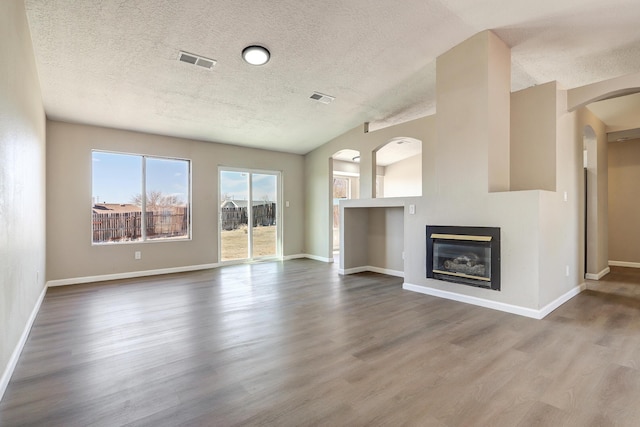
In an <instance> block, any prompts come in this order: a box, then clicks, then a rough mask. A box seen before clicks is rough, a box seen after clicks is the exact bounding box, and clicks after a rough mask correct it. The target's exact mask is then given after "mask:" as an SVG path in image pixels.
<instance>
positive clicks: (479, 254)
mask: <svg viewBox="0 0 640 427" xmlns="http://www.w3.org/2000/svg"><path fill="white" fill-rule="evenodd" d="M426 237H427V277H428V278H433V279H438V280H443V281H447V282H453V283H460V284H463V285H470V286H476V287H480V288H486V289H493V290H498V291H499V290H500V228H498V227H466V226H440V225H428V226H427V235H426Z"/></svg>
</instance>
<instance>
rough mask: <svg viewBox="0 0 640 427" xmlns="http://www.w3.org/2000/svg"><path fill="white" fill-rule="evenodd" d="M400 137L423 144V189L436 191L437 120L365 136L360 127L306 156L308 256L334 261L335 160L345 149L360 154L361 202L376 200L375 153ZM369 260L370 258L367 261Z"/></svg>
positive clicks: (391, 128) (306, 238)
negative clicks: (374, 181)
mask: <svg viewBox="0 0 640 427" xmlns="http://www.w3.org/2000/svg"><path fill="white" fill-rule="evenodd" d="M398 137H410V138H416V139H419V140H421V141H422V153H423V156H422V189H423V194H424V193H425V192H431V193H432V192H434V191H435V179H434V174H433V170H434V161H435V160H434V156H433V147H432V145H433V143H434V140H435V126H434V117H433V116H431V117H425V118H422V119H418V120H413V121H410V122H407V123H404V124H403V125H401V126H392V127H388V128H385V129H380V130H377V131H375V132H369V133H364V130H363V128H362V127H360V126H359V127H356V128H354V129H352V130H350V131H349V132H347V133H345V134H342V135H340V136H338V137H337V138H335V139H333V140H331V141H329V142H328V143H326V144H324V145H322V146H320V147H318V148H317V149H315V150H313V151H312V152H310V153H308V154H307V155H306V156H305V166H304V169H305V188H306V204H305V207H306V209H305V212H306V216H305V224H307V226H306V227H305V244H306V250H307V253H309V254H311V255H313V256H315V257H319V258H321V259H326V260H330V259H332V257H333V255H332V248H331V242H332V235H331V229H332V222H331V218H332V215H331V203H332V200H331V185H330V179H329V177H330V171H331V167H330V160H331V156H332V155H333V154H334V153H336V152H338V151H340V150H344V149H352V150H357V151H359V152H360V156H361V157H360V190H359V196H360V198H361V199H371V198H372V180H373V179H375V175H376V174H375V173H373V171H374V170H376V171H377V170H378V169H377V167H375V166H374V165H373V164H372V152H373V151H374V150H375V149H377V148H379V147H381V146H383V145H384V144H386V143H387V142H389V141H390V140H392V139H394V138H398ZM365 258H366V257H365Z"/></svg>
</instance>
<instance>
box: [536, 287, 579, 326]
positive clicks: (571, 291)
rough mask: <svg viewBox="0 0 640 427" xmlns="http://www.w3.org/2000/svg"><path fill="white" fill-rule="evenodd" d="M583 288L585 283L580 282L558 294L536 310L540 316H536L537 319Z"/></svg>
mask: <svg viewBox="0 0 640 427" xmlns="http://www.w3.org/2000/svg"><path fill="white" fill-rule="evenodd" d="M585 289H587V284H586V283H580V284H579V285H578V286H575V287H573V288H571V289H569V291H567V292H565V293H564V294H563V295H560V296H559V297H558V298H556V299H555V300H553V301H551V302H550V303H549V304H547V305H545V306H544V307H542V308H541V309H540V310H538V312H539V313H540V317H538V319H543V318H545V317H547V315H548V314H549V313H551V312H552V311H553V310H555V309H556V308H558V307H560V306H561V305H562V304H564V303H565V302H567V301H569V300H570V299H571V298H573V297H575V296H576V295H578V294H579V293H580V292H582V291H584V290H585Z"/></svg>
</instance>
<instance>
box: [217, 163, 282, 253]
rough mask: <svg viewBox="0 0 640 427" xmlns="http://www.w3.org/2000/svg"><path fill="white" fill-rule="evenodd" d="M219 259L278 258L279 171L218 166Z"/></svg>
mask: <svg viewBox="0 0 640 427" xmlns="http://www.w3.org/2000/svg"><path fill="white" fill-rule="evenodd" d="M218 182H219V200H220V205H219V221H218V223H219V233H218V235H219V239H218V248H219V250H218V254H219V256H218V258H219V261H220V262H238V261H252V260H257V259H265V258H276V257H280V256H281V253H282V250H281V246H282V245H281V242H282V239H281V237H280V235H281V230H280V228H281V227H280V218H281V215H280V209H279V206H280V205H281V203H280V191H279V188H280V172H275V171H258V170H250V169H232V168H220V169H219V176H218Z"/></svg>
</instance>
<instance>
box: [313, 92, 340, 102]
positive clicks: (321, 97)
mask: <svg viewBox="0 0 640 427" xmlns="http://www.w3.org/2000/svg"><path fill="white" fill-rule="evenodd" d="M309 98H311V99H314V100H316V101H318V102H322V103H323V104H330V103H331V101H333V100H334V99H336V97H335V96H330V95H325V94H324V93H320V92H313V95H311V96H310V97H309Z"/></svg>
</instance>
